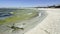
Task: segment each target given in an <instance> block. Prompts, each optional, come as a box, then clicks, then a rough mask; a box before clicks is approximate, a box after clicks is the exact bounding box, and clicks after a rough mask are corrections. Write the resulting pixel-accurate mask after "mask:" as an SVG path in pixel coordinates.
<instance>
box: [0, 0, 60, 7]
mask: <svg viewBox="0 0 60 34" xmlns="http://www.w3.org/2000/svg"><path fill="white" fill-rule="evenodd" d="M54 4H60V0H0V7H34V6H47V5H54Z"/></svg>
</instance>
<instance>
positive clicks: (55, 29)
mask: <svg viewBox="0 0 60 34" xmlns="http://www.w3.org/2000/svg"><path fill="white" fill-rule="evenodd" d="M39 10H46V12H47V13H48V16H47V17H46V18H45V19H44V20H43V21H42V22H41V23H40V24H38V25H37V26H36V27H35V28H33V29H31V30H29V31H28V32H26V33H25V34H60V9H39Z"/></svg>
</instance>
